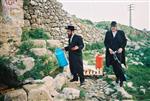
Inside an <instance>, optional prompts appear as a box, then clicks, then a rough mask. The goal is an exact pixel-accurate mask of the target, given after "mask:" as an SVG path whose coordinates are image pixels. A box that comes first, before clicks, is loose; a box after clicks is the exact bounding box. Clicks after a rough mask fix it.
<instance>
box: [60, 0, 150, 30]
mask: <svg viewBox="0 0 150 101" xmlns="http://www.w3.org/2000/svg"><path fill="white" fill-rule="evenodd" d="M58 1H60V2H61V3H62V4H63V9H64V10H66V11H67V12H69V13H70V14H72V15H76V16H77V17H79V18H85V19H89V20H92V21H95V22H98V21H114V20H115V21H117V22H119V23H121V24H125V25H129V11H128V10H129V9H128V5H129V4H134V8H133V9H134V10H133V14H132V25H133V27H136V28H138V29H144V28H146V29H149V30H150V0H58Z"/></svg>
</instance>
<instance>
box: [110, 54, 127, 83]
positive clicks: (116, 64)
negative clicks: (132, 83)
mask: <svg viewBox="0 0 150 101" xmlns="http://www.w3.org/2000/svg"><path fill="white" fill-rule="evenodd" d="M116 55H117V57H118V59H119V61H121V55H122V54H116ZM112 58H113V57H112ZM112 67H113V71H114V73H115V75H116V77H117V80H120V81H121V82H122V81H126V78H125V75H124V72H123V68H122V66H121V64H120V63H119V62H118V61H116V60H114V59H112Z"/></svg>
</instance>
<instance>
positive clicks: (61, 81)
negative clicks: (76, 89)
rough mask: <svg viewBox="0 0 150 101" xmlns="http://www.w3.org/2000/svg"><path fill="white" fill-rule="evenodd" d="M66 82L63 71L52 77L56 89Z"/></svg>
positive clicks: (59, 88)
mask: <svg viewBox="0 0 150 101" xmlns="http://www.w3.org/2000/svg"><path fill="white" fill-rule="evenodd" d="M66 82H67V76H66V75H65V74H64V73H60V74H58V75H57V76H56V77H55V79H54V86H55V89H56V90H61V88H62V86H63V85H64V84H65V83H66Z"/></svg>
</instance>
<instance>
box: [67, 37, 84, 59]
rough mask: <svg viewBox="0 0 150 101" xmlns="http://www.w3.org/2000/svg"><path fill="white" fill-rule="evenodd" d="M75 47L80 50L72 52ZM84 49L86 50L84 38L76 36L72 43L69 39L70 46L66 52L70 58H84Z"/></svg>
mask: <svg viewBox="0 0 150 101" xmlns="http://www.w3.org/2000/svg"><path fill="white" fill-rule="evenodd" d="M74 46H78V47H79V49H78V50H75V51H72V50H71V48H73V47H74ZM83 48H84V43H83V39H82V37H81V36H79V35H76V34H75V35H74V36H73V38H72V41H71V42H70V39H69V41H68V46H67V47H65V50H66V51H68V52H69V56H70V55H77V56H82V49H83Z"/></svg>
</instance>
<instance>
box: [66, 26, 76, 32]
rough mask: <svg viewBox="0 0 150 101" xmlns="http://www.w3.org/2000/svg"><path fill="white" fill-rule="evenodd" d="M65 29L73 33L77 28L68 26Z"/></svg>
mask: <svg viewBox="0 0 150 101" xmlns="http://www.w3.org/2000/svg"><path fill="white" fill-rule="evenodd" d="M65 29H69V30H72V31H74V30H76V29H75V27H74V26H72V25H68V26H66V27H65Z"/></svg>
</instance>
